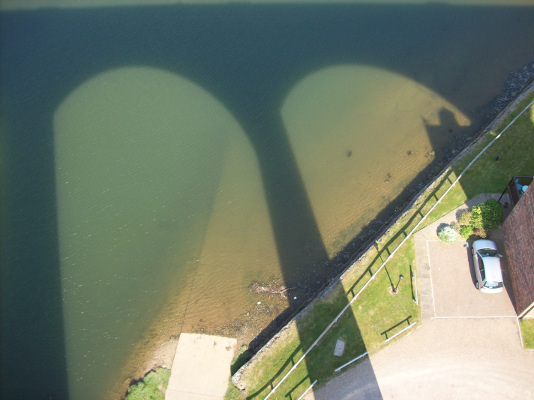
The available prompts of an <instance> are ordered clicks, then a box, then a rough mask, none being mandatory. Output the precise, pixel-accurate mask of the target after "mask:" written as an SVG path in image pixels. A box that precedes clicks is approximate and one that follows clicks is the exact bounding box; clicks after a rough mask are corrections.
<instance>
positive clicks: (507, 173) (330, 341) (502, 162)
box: [227, 94, 534, 399]
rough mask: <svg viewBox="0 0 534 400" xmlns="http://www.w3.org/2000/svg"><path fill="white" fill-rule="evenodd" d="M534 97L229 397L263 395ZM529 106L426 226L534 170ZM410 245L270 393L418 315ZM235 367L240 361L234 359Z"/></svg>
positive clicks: (315, 374)
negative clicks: (337, 350)
mask: <svg viewBox="0 0 534 400" xmlns="http://www.w3.org/2000/svg"><path fill="white" fill-rule="evenodd" d="M533 98H534V94H531V95H530V96H528V98H527V99H525V100H524V101H523V102H522V103H521V104H519V105H518V106H517V107H516V110H515V111H514V112H512V113H511V114H510V115H509V116H508V117H507V118H506V119H505V120H504V121H503V122H502V124H501V125H500V127H498V128H497V129H496V133H495V132H489V133H488V134H486V135H484V136H483V137H481V138H480V139H479V140H478V142H477V143H476V144H474V145H473V146H472V147H471V149H470V150H469V151H467V152H465V153H463V154H462V156H461V157H460V158H458V159H457V160H455V162H454V163H453V165H452V166H451V167H450V168H448V169H447V170H446V171H445V172H444V173H443V174H442V175H441V176H440V177H439V178H438V179H437V180H436V181H435V183H434V184H433V185H431V186H430V187H429V188H428V189H427V190H426V191H425V193H423V195H421V196H420V197H419V199H418V200H417V201H416V202H415V203H414V204H413V206H412V207H411V209H410V210H409V211H407V212H406V213H404V214H403V215H402V216H400V217H399V218H398V220H397V222H396V223H395V224H394V225H393V226H392V227H391V228H390V229H389V230H388V232H387V233H386V234H385V235H383V236H382V237H381V238H380V239H379V240H377V241H376V243H375V244H376V246H375V247H374V248H371V249H370V250H368V251H367V253H366V254H365V255H364V256H363V257H362V258H361V259H360V260H359V261H358V262H357V263H356V265H354V266H353V267H351V269H350V271H348V272H347V273H346V274H345V276H344V277H343V279H342V280H341V281H340V282H338V283H337V284H336V286H334V288H333V289H332V290H331V291H330V292H329V294H328V296H327V297H325V298H321V299H319V300H317V301H316V302H315V303H314V305H313V306H312V307H310V309H309V310H307V312H306V313H305V314H304V315H302V316H301V317H300V318H298V319H297V321H296V322H293V323H292V324H291V325H290V327H289V328H288V329H286V330H285V331H283V332H282V333H281V334H280V338H279V339H278V340H276V341H275V342H274V343H273V344H272V345H271V347H270V348H269V349H267V350H266V351H265V352H263V353H262V354H260V355H259V356H258V357H257V359H256V360H255V361H254V362H253V363H252V364H251V365H250V366H249V367H248V368H246V369H245V371H244V373H243V375H242V379H241V382H242V383H243V384H244V385H245V386H246V388H247V392H246V393H245V392H240V391H239V390H238V389H237V388H235V387H234V386H233V385H232V384H230V385H229V386H230V387H229V390H228V393H227V398H228V399H263V398H264V397H265V396H266V395H267V394H268V393H269V392H270V391H271V389H272V388H273V387H274V385H276V384H277V383H278V382H279V381H280V379H281V378H282V377H283V376H284V375H285V374H286V373H287V371H289V370H290V369H291V368H292V366H293V365H294V364H295V362H297V361H298V360H299V359H300V357H301V356H302V355H303V354H304V351H306V349H308V348H309V347H310V346H311V344H312V343H313V342H314V341H315V339H316V338H317V337H318V336H319V335H320V333H321V332H322V331H323V330H324V328H325V327H326V326H327V325H328V324H329V323H330V322H331V321H332V320H333V319H334V318H335V316H336V315H337V314H338V313H339V311H340V310H341V309H342V308H343V307H344V306H345V305H346V304H347V303H348V302H349V301H350V300H351V299H352V298H353V296H354V295H355V294H356V293H357V292H358V290H359V289H360V288H361V287H362V286H363V285H364V284H365V283H366V282H367V281H368V280H369V279H370V277H371V275H372V274H373V273H375V272H376V271H377V269H378V268H379V267H380V265H381V264H382V262H383V261H384V260H385V259H386V258H387V257H388V256H389V254H390V253H391V252H392V251H393V250H394V249H395V248H396V247H397V246H398V245H399V244H400V243H401V242H402V241H403V240H404V239H405V237H406V236H407V234H408V233H409V232H411V230H412V229H413V228H414V227H415V226H416V225H417V224H418V223H419V222H420V221H421V219H422V218H423V216H424V215H425V214H426V213H428V211H429V210H430V209H431V207H432V206H433V205H434V204H435V203H436V202H437V199H438V198H439V197H440V196H442V195H443V193H445V191H446V190H447V189H448V188H449V187H450V186H451V184H452V182H454V181H455V180H456V178H457V176H459V174H460V173H461V172H462V171H463V169H464V168H465V166H466V165H467V164H468V163H469V162H470V161H471V160H473V159H474V157H475V156H476V155H477V154H478V153H479V152H480V151H481V150H482V149H483V148H484V147H485V146H486V145H487V144H488V143H489V142H490V141H491V140H492V139H493V138H494V137H495V136H496V135H497V133H500V132H501V130H502V129H503V128H504V127H505V126H506V125H507V124H508V123H509V122H510V121H511V120H512V119H513V118H514V117H515V116H516V115H517V114H518V113H519V112H520V111H521V110H522V109H523V108H524V107H525V106H526V105H527V104H528V103H529V102H530V101H532V99H533ZM532 149H534V108H533V107H531V109H530V110H529V111H527V112H525V113H524V114H523V115H522V116H521V117H520V118H519V119H518V120H517V121H516V123H515V124H514V125H513V126H512V127H511V128H509V129H508V131H507V132H506V133H505V134H504V135H503V136H502V137H501V138H500V139H499V140H497V142H495V143H494V144H493V145H492V147H490V148H489V149H488V150H487V151H486V152H485V153H484V154H483V155H482V156H481V157H480V158H479V159H478V160H477V161H476V163H475V164H473V166H472V167H471V168H470V169H469V170H468V171H467V172H466V173H465V175H464V176H463V177H462V178H461V179H460V181H459V183H458V184H456V186H455V187H453V189H451V191H450V192H449V193H448V194H447V196H446V197H445V198H444V199H443V200H442V201H441V203H440V204H439V205H438V206H437V207H436V208H435V209H434V210H433V211H432V213H431V214H430V215H429V217H428V218H427V220H426V221H425V223H424V224H422V225H421V226H420V228H423V227H424V226H426V225H428V224H430V223H431V222H433V221H435V220H437V219H439V218H440V217H441V216H443V215H445V214H447V213H448V212H450V211H452V210H453V209H455V208H457V207H458V206H460V205H461V204H463V203H464V202H465V201H466V200H469V199H471V198H473V197H474V196H475V195H477V194H479V193H500V192H502V191H503V190H504V189H505V187H506V185H507V183H508V181H509V180H510V178H511V177H512V176H514V175H517V176H519V175H533V174H534V157H533V154H534V153H533V151H532ZM414 259H415V252H414V248H413V239H411V238H410V239H409V240H407V241H406V242H405V243H404V244H403V245H402V247H401V248H400V249H399V250H398V251H397V253H396V254H395V256H394V257H393V258H392V259H391V260H390V261H389V262H388V264H387V265H386V267H385V268H384V269H382V270H381V271H380V273H379V274H377V275H376V278H375V279H374V280H373V281H372V282H371V283H370V284H369V286H368V287H367V288H366V289H365V290H364V291H363V292H362V294H361V295H360V297H359V298H358V299H357V300H356V301H355V302H354V303H353V304H352V305H351V307H350V308H349V309H348V310H347V311H346V312H345V313H344V314H343V316H342V317H341V318H340V319H339V320H338V322H337V323H336V324H335V325H334V326H333V327H332V329H331V330H330V331H329V332H328V333H327V334H326V335H325V337H323V339H322V340H321V341H320V342H319V344H318V345H317V346H316V347H315V348H314V349H313V350H312V351H311V352H310V353H309V354H308V355H307V356H306V359H305V360H304V361H303V362H302V363H301V364H299V366H298V367H297V368H296V369H295V371H294V372H293V373H292V374H291V375H290V376H289V378H288V379H287V380H286V381H285V382H284V383H283V384H282V385H281V386H280V387H279V388H278V389H277V391H276V392H275V394H274V395H272V396H271V397H270V398H271V399H288V398H291V399H296V398H298V397H299V396H300V394H301V393H303V392H304V390H306V388H308V387H309V386H310V384H311V383H312V382H313V381H315V380H316V379H317V380H318V382H319V383H318V384H321V383H324V382H326V381H327V380H328V379H329V378H330V377H332V376H333V375H334V374H335V373H334V369H335V368H337V367H338V366H341V365H342V364H344V363H346V362H347V361H349V360H351V359H353V358H355V357H357V356H358V355H360V354H362V353H364V352H365V351H369V352H371V353H372V352H376V351H378V350H379V349H381V348H382V347H384V346H385V345H386V343H385V339H386V338H387V337H391V336H392V335H394V334H395V333H396V332H398V331H400V330H402V329H403V328H405V327H407V326H408V325H409V324H410V323H413V322H416V321H418V320H419V318H420V309H419V307H418V306H417V305H416V304H415V302H414V298H413V295H414V290H413V288H412V279H411V276H412V272H413V271H412V270H413V269H415V265H414ZM400 274H402V275H403V276H404V277H405V279H403V280H402V281H400V284H399V291H398V294H397V295H393V294H391V293H390V290H391V287H392V285H393V286H394V285H396V284H397V282H398V281H399V275H400ZM532 321H533V320H529V322H527V323H526V325H525V328H523V323H522V330H523V332H526V333H524V338H525V343H527V337H528V338H529V339H528V340H530V342H529V343H530V344H531V345H532V340H533V338H534V323H533V322H532ZM339 338H341V339H343V340H345V342H346V348H345V353H344V354H343V356H342V357H335V356H333V352H334V347H335V343H336V341H337V339H339ZM234 368H235V369H237V368H238V366H237V365H234Z"/></svg>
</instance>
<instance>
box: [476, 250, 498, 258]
mask: <svg viewBox="0 0 534 400" xmlns="http://www.w3.org/2000/svg"><path fill="white" fill-rule="evenodd" d="M478 254H480V255H481V256H482V257H499V252H498V251H497V250H494V249H480V250H479V251H478Z"/></svg>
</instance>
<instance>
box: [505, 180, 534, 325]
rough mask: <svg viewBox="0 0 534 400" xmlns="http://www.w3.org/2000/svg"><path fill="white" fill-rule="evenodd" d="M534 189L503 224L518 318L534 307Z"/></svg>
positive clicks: (521, 199)
mask: <svg viewBox="0 0 534 400" xmlns="http://www.w3.org/2000/svg"><path fill="white" fill-rule="evenodd" d="M533 186H534V185H533V184H531V185H530V187H529V188H528V189H527V191H526V192H525V193H524V194H523V196H522V197H521V198H520V199H519V201H518V203H517V205H516V206H515V207H514V209H513V210H512V212H511V213H510V215H509V216H508V218H506V221H504V224H503V234H504V247H505V249H506V255H507V257H508V266H509V273H510V279H511V281H512V289H513V291H514V297H515V303H516V304H515V306H516V311H517V314H518V315H519V316H522V314H523V313H524V312H525V311H528V309H529V308H531V307H532V305H533V304H534V187H533Z"/></svg>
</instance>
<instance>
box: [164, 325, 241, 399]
mask: <svg viewBox="0 0 534 400" xmlns="http://www.w3.org/2000/svg"><path fill="white" fill-rule="evenodd" d="M236 344H237V341H236V339H230V338H224V337H220V336H210V335H198V334H191V333H182V334H181V335H180V339H179V340H178V346H177V348H176V355H175V356H174V361H173V363H172V369H171V377H170V379H169V386H168V387H167V391H166V392H165V399H166V400H216V399H224V395H225V393H226V389H227V387H228V380H229V379H230V364H231V362H232V358H233V357H234V353H235V348H236Z"/></svg>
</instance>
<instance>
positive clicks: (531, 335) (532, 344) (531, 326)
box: [519, 318, 534, 349]
mask: <svg viewBox="0 0 534 400" xmlns="http://www.w3.org/2000/svg"><path fill="white" fill-rule="evenodd" d="M519 326H520V327H521V335H522V336H523V345H524V346H525V349H534V318H529V319H523V320H522V321H520V323H519Z"/></svg>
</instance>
